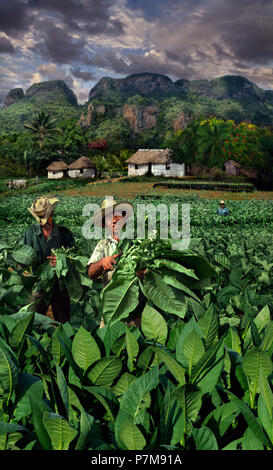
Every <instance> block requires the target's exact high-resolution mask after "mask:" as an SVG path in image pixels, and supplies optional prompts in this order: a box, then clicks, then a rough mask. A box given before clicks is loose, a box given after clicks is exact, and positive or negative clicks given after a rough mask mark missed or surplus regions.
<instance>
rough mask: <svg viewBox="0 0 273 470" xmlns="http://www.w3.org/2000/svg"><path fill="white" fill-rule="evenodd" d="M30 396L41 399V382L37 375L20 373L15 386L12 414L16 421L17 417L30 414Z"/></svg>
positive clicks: (20, 417)
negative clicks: (15, 402) (14, 402)
mask: <svg viewBox="0 0 273 470" xmlns="http://www.w3.org/2000/svg"><path fill="white" fill-rule="evenodd" d="M31 396H32V397H34V398H35V399H36V400H38V401H40V400H42V396H43V382H42V380H41V379H39V378H38V377H35V376H33V375H30V374H27V373H21V374H20V376H19V382H18V386H17V387H16V401H17V406H16V408H15V411H14V416H15V418H16V420H17V422H18V420H19V419H22V418H25V417H26V416H30V415H31V402H30V397H31Z"/></svg>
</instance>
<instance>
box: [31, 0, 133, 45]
mask: <svg viewBox="0 0 273 470" xmlns="http://www.w3.org/2000/svg"><path fill="white" fill-rule="evenodd" d="M31 6H32V7H33V8H35V9H36V10H37V11H39V12H40V13H41V14H42V15H44V14H47V13H49V14H53V15H54V16H56V17H58V18H59V19H60V20H61V21H62V22H63V24H64V25H66V26H68V27H69V28H71V29H72V30H73V31H78V32H83V33H88V34H89V35H95V34H102V33H103V34H105V35H109V36H111V35H114V36H115V35H117V34H123V32H124V31H123V24H122V22H121V21H120V20H119V19H117V18H112V17H111V12H110V8H111V7H112V6H113V1H111V0H99V1H98V0H85V1H83V0H82V1H79V0H58V1H56V0H31Z"/></svg>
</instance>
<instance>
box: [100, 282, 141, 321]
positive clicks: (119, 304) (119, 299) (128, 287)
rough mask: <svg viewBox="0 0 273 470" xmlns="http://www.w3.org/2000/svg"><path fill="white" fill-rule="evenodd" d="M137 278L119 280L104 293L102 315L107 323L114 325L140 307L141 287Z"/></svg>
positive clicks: (111, 284) (104, 290)
mask: <svg viewBox="0 0 273 470" xmlns="http://www.w3.org/2000/svg"><path fill="white" fill-rule="evenodd" d="M136 281H137V277H133V278H129V279H128V280H124V279H117V280H115V281H114V280H113V281H112V282H110V283H109V284H108V285H107V286H106V287H105V288H104V289H103V291H102V315H103V318H104V321H105V323H109V322H111V323H114V322H117V321H119V320H121V319H122V318H126V317H128V315H129V314H130V313H131V312H132V311H133V310H134V309H135V308H136V307H137V306H138V302H139V300H138V293H139V287H138V285H137V283H136Z"/></svg>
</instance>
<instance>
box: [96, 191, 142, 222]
mask: <svg viewBox="0 0 273 470" xmlns="http://www.w3.org/2000/svg"><path fill="white" fill-rule="evenodd" d="M133 210H134V207H133V206H132V204H130V202H127V201H123V202H116V201H115V200H114V199H113V198H112V197H109V198H106V199H104V201H103V203H102V205H101V209H100V210H99V211H97V212H95V214H94V217H93V223H94V225H96V226H97V227H101V226H102V222H103V219H104V218H105V216H106V215H107V214H113V215H115V212H117V211H119V212H121V213H122V216H123V217H124V218H125V219H127V218H128V217H129V216H130V215H131V214H132V212H133ZM124 213H125V214H124Z"/></svg>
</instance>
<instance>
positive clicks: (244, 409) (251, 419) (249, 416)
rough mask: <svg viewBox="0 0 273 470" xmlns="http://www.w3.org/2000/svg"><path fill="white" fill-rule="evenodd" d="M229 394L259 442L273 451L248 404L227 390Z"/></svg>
mask: <svg viewBox="0 0 273 470" xmlns="http://www.w3.org/2000/svg"><path fill="white" fill-rule="evenodd" d="M227 393H228V395H230V397H231V400H232V403H234V404H235V405H236V406H237V407H238V409H239V410H240V412H241V413H242V415H243V417H244V418H245V420H246V423H247V424H248V426H249V427H250V428H251V430H252V432H253V433H254V434H255V436H256V437H257V439H259V441H260V442H261V443H262V444H264V445H265V446H266V447H268V448H270V449H272V448H273V446H272V443H271V442H270V441H269V439H268V437H267V435H266V434H265V432H264V430H263V428H262V427H261V425H260V422H259V420H258V419H257V418H256V417H255V416H254V414H253V413H252V411H251V410H250V408H249V407H248V406H247V404H246V403H245V402H244V401H243V400H240V399H239V398H237V397H236V395H234V394H233V393H232V392H230V391H228V390H227Z"/></svg>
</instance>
